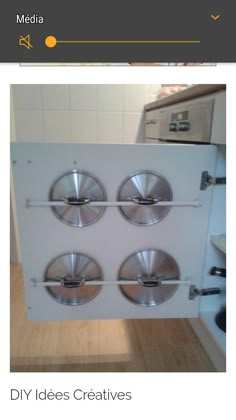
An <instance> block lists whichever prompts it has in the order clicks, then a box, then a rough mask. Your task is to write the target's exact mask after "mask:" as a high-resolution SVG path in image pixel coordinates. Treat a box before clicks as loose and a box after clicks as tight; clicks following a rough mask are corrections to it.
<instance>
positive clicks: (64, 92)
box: [42, 85, 69, 110]
mask: <svg viewBox="0 0 236 420" xmlns="http://www.w3.org/2000/svg"><path fill="white" fill-rule="evenodd" d="M42 107H43V109H52V110H56V109H64V110H68V109H69V87H68V86H66V85H43V86H42Z"/></svg>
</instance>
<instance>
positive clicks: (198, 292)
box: [189, 286, 221, 300]
mask: <svg viewBox="0 0 236 420" xmlns="http://www.w3.org/2000/svg"><path fill="white" fill-rule="evenodd" d="M220 293H221V289H220V288H219V287H209V288H207V289H198V288H197V287H196V286H190V288H189V300H193V299H195V297H197V296H210V295H219V294H220Z"/></svg>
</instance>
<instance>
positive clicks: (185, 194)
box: [12, 143, 225, 321]
mask: <svg viewBox="0 0 236 420" xmlns="http://www.w3.org/2000/svg"><path fill="white" fill-rule="evenodd" d="M218 152H219V150H218V148H217V146H214V145H204V146H203V145H181V146H180V145H174V144H173V145H171V146H170V145H168V144H160V145H159V146H158V148H157V146H155V145H149V146H148V147H147V146H146V145H143V144H142V145H141V144H140V145H111V144H106V145H105V144H104V145H101V144H75V143H73V144H62V143H58V144H57V143H51V144H50V143H47V144H46V143H45V144H42V143H41V144H39V143H34V144H31V143H25V144H24V143H20V144H19V143H18V144H17V143H15V144H12V167H13V174H14V186H15V193H16V205H17V214H18V220H19V229H20V238H21V253H22V260H23V271H24V286H25V299H26V306H27V316H28V319H29V320H31V321H48V320H66V319H68V320H72V319H99V318H103V319H104V318H109V319H111V318H170V317H177V318H180V317H187V318H195V317H198V316H199V299H200V296H206V297H202V298H201V299H217V298H218V296H219V295H221V294H222V293H221V292H222V289H221V287H220V286H219V285H217V287H215V286H216V285H215V284H214V283H213V282H212V280H211V284H210V285H208V287H207V288H206V290H205V288H202V274H203V267H204V261H205V250H206V243H207V242H208V224H209V214H210V212H211V203H212V197H213V193H214V191H215V189H218V188H220V189H221V188H225V186H224V185H213V183H207V182H203V178H204V177H203V174H205V173H206V172H207V173H208V174H210V175H211V176H212V177H213V176H214V175H215V170H216V163H217V161H218ZM114 157H115V159H114ZM41 168H43V171H42V170H41ZM204 179H205V178H204ZM36 186H37V187H36ZM212 265H216V266H217V265H219V266H221V265H220V264H219V263H218V262H217V261H216V262H214V263H213V264H212ZM208 271H209V267H208ZM213 294H214V295H215V296H213ZM209 295H210V296H209ZM207 296H208V297H207Z"/></svg>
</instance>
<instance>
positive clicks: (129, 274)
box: [118, 249, 180, 306]
mask: <svg viewBox="0 0 236 420" xmlns="http://www.w3.org/2000/svg"><path fill="white" fill-rule="evenodd" d="M165 279H166V280H179V279H180V271H179V267H178V264H177V263H176V261H175V260H174V258H173V257H171V255H169V254H167V253H166V252H164V251H161V250H153V249H150V250H143V251H140V252H137V253H135V254H132V255H130V256H129V257H128V258H127V259H126V260H125V261H124V263H123V264H122V266H121V268H120V270H119V275H118V282H119V280H129V281H130V280H134V281H136V280H138V284H137V283H135V284H134V285H123V284H122V285H120V286H119V287H120V290H121V292H122V293H123V295H124V296H125V297H126V298H127V299H129V300H130V301H131V302H133V303H136V304H137V305H141V306H156V305H159V304H161V303H163V302H165V301H167V300H168V299H170V298H171V296H172V295H173V294H174V293H175V292H176V290H177V288H178V284H158V281H160V280H161V281H164V280H165Z"/></svg>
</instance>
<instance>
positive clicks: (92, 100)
mask: <svg viewBox="0 0 236 420" xmlns="http://www.w3.org/2000/svg"><path fill="white" fill-rule="evenodd" d="M159 88H160V85H150V84H146V85H125V84H122V85H95V84H91V85H13V86H12V105H13V107H12V108H13V112H14V114H15V118H14V120H15V126H14V127H12V130H11V131H12V133H11V138H12V140H13V139H14V129H15V138H16V141H21V142H23V141H25V142H31V141H41V142H44V141H46V142H57V141H58V142H71V141H73V142H77V141H78V142H95V143H135V142H141V141H142V140H143V136H144V118H143V107H144V105H145V104H146V103H148V102H151V101H153V100H155V96H156V93H157V91H158V89H159Z"/></svg>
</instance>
